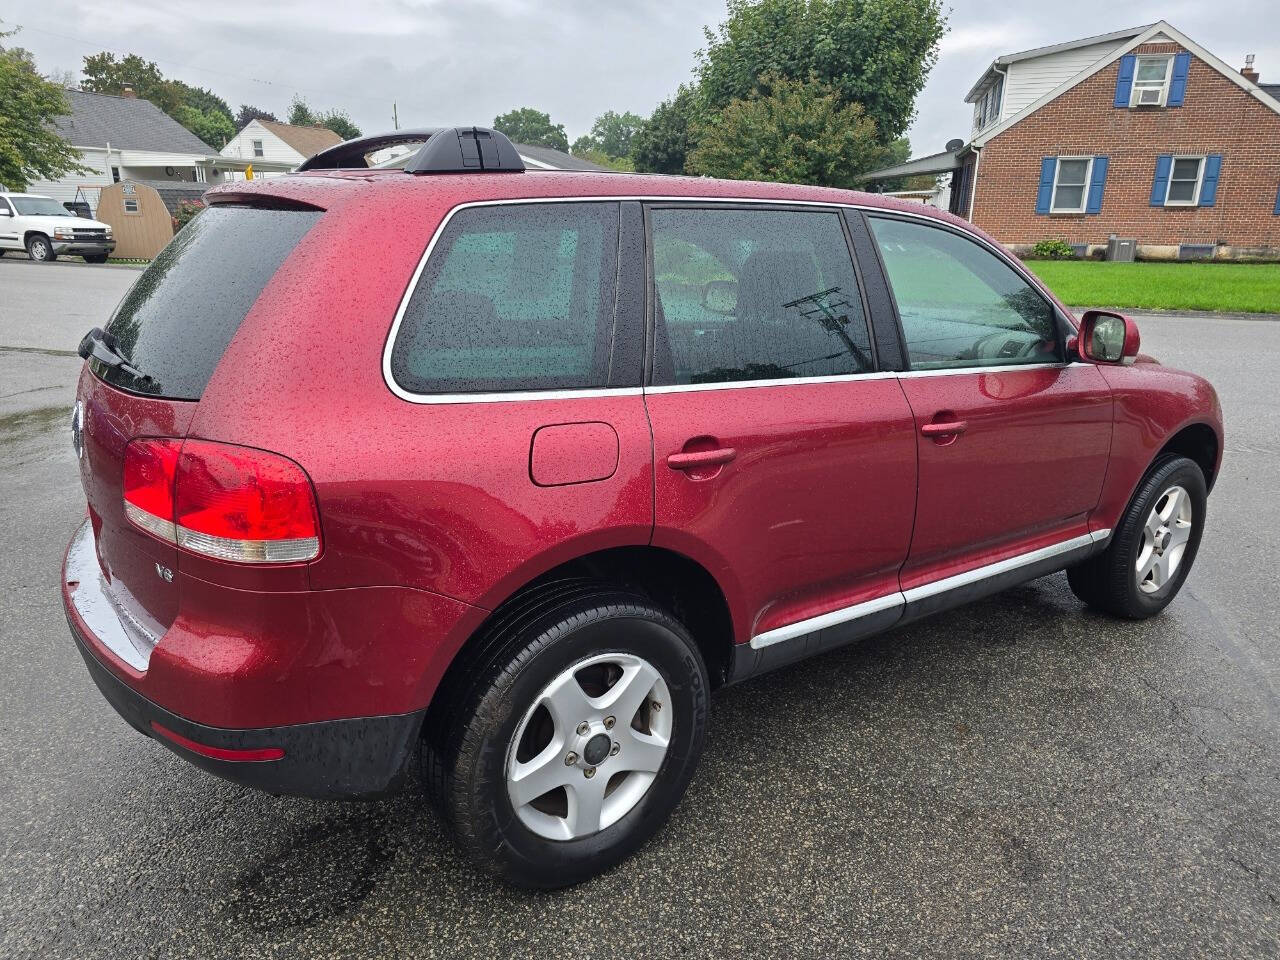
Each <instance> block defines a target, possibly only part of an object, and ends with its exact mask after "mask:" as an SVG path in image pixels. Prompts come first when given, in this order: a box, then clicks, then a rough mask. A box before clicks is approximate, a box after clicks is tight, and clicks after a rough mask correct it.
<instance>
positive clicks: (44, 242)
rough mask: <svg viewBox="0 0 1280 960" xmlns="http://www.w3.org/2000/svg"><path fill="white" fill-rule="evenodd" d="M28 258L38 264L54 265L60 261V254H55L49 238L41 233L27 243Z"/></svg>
mask: <svg viewBox="0 0 1280 960" xmlns="http://www.w3.org/2000/svg"><path fill="white" fill-rule="evenodd" d="M27 256H28V257H30V258H31V259H32V260H34V261H35V262H36V263H52V262H53V261H54V260H57V259H58V254H57V253H56V252H54V249H53V244H52V243H50V242H49V238H48V237H46V236H43V235H42V234H39V233H37V234H35V235H34V236H33V237H31V238H30V239H29V240H28V241H27Z"/></svg>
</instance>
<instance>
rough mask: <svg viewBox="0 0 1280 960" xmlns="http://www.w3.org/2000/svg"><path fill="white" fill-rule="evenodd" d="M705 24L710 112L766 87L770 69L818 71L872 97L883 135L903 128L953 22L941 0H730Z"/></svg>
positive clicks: (869, 104) (702, 63)
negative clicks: (722, 14)
mask: <svg viewBox="0 0 1280 960" xmlns="http://www.w3.org/2000/svg"><path fill="white" fill-rule="evenodd" d="M728 8H729V17H728V19H727V20H726V21H725V22H724V23H723V24H721V25H720V28H719V30H718V31H716V32H712V31H711V30H709V29H708V30H705V31H704V33H705V35H706V40H707V46H706V49H704V50H701V51H699V53H698V64H697V67H696V71H695V72H696V73H697V76H698V81H699V92H700V95H701V98H702V100H703V102H704V104H705V105H706V108H707V110H708V112H709V113H714V112H717V111H719V110H722V109H724V108H725V107H726V106H727V105H728V104H729V103H730V102H731V101H733V100H746V99H748V98H749V97H751V95H752V94H753V93H754V92H756V91H757V90H758V89H759V86H760V80H761V77H762V75H763V74H764V73H766V72H769V73H776V74H781V75H782V76H784V77H789V78H791V79H798V80H808V79H810V78H813V79H817V80H820V81H822V82H823V83H825V84H827V85H828V86H830V87H831V88H833V89H834V91H835V92H836V95H837V97H838V99H839V100H840V102H841V103H859V104H862V107H863V109H864V110H865V111H866V115H867V117H868V118H870V119H871V120H873V121H874V122H875V124H876V128H877V130H878V136H879V138H880V142H881V143H882V144H887V143H889V142H890V141H892V140H894V139H895V138H897V137H899V136H901V135H902V133H903V131H905V130H906V128H907V125H908V124H909V123H910V121H911V118H912V116H913V113H914V110H915V100H916V96H917V95H918V94H919V93H920V91H921V89H922V88H923V87H924V82H925V78H926V77H927V76H928V74H929V70H930V69H931V68H932V67H933V64H934V63H935V61H936V60H937V57H938V42H939V41H940V40H941V39H942V36H943V34H944V33H945V32H946V29H947V17H946V15H945V14H944V13H943V12H942V4H941V0H729V2H728Z"/></svg>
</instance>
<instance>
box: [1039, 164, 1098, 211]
mask: <svg viewBox="0 0 1280 960" xmlns="http://www.w3.org/2000/svg"><path fill="white" fill-rule="evenodd" d="M1092 169H1093V157H1059V158H1058V169H1057V173H1056V175H1055V176H1054V179H1053V204H1052V205H1051V206H1050V208H1049V212H1050V213H1084V206H1085V199H1086V198H1087V197H1088V194H1089V174H1090V172H1091V171H1092Z"/></svg>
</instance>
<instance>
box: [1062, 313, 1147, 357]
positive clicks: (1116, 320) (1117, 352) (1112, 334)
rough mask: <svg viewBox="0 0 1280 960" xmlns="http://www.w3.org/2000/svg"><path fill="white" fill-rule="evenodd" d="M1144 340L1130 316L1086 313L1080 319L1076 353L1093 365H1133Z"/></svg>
mask: <svg viewBox="0 0 1280 960" xmlns="http://www.w3.org/2000/svg"><path fill="white" fill-rule="evenodd" d="M1141 345H1142V338H1141V337H1140V336H1139V335H1138V325H1137V324H1136V323H1134V322H1133V321H1132V320H1131V319H1130V318H1129V317H1126V316H1124V315H1122V314H1119V313H1108V312H1107V311H1106V310H1086V311H1085V314H1084V316H1083V317H1081V318H1080V334H1079V336H1078V338H1077V339H1076V350H1077V352H1078V353H1079V354H1080V359H1082V360H1087V361H1089V362H1090V363H1133V360H1134V358H1135V357H1136V356H1137V355H1138V348H1139V347H1140V346H1141Z"/></svg>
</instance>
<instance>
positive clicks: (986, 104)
mask: <svg viewBox="0 0 1280 960" xmlns="http://www.w3.org/2000/svg"><path fill="white" fill-rule="evenodd" d="M1003 93H1004V78H1003V77H996V79H995V82H994V83H992V84H991V86H990V87H988V88H987V92H986V93H984V94H983V95H982V96H981V97H980V98H979V99H978V103H977V105H976V106H975V108H974V112H975V119H976V124H975V126H976V129H978V130H985V129H986V128H987V127H989V126H991V124H993V123H995V122H996V121H997V120H999V119H1000V99H1001V95H1002V94H1003Z"/></svg>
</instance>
